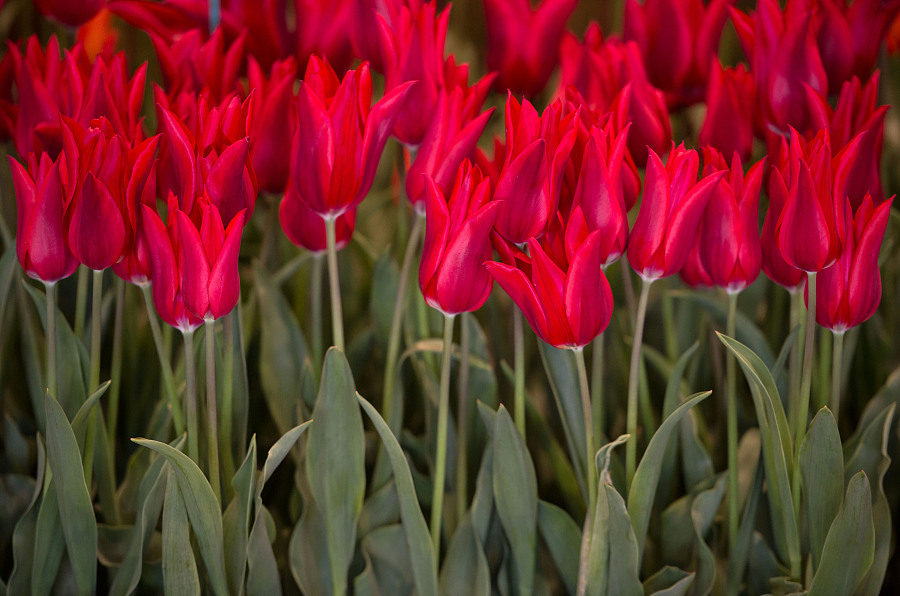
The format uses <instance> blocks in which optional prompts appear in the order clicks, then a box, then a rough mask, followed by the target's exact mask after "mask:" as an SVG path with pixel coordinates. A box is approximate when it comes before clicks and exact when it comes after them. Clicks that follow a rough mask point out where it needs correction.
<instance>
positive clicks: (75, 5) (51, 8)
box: [35, 0, 106, 27]
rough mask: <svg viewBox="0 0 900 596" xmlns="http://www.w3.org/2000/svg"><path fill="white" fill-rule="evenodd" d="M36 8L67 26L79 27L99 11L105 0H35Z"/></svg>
mask: <svg viewBox="0 0 900 596" xmlns="http://www.w3.org/2000/svg"><path fill="white" fill-rule="evenodd" d="M35 4H36V5H37V8H38V10H40V11H41V12H42V13H43V14H45V15H46V16H48V17H52V18H53V19H56V20H57V21H59V22H60V23H62V24H63V25H68V26H69V27H80V26H81V25H84V24H85V23H87V22H88V21H90V20H91V19H92V18H94V15H96V14H97V13H98V12H100V9H101V8H103V7H104V6H105V5H106V0H80V1H79V2H72V1H71V0H35Z"/></svg>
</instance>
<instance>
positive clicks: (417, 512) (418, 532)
mask: <svg viewBox="0 0 900 596" xmlns="http://www.w3.org/2000/svg"><path fill="white" fill-rule="evenodd" d="M356 398H357V400H359V404H360V405H361V406H362V408H363V410H364V411H365V412H366V415H367V416H368V417H369V419H370V420H371V421H372V424H373V425H374V426H375V430H376V431H377V432H378V435H379V436H380V437H381V442H382V443H383V444H384V447H385V450H386V451H387V454H388V457H389V458H390V461H391V467H392V468H393V470H394V483H395V484H396V485H397V496H398V497H399V499H400V518H401V520H402V522H403V530H404V532H405V535H406V544H407V547H408V548H409V556H410V562H411V564H412V571H413V577H414V578H415V586H416V593H418V594H420V595H421V596H436V595H437V593H438V587H437V586H438V582H437V569H436V568H435V563H434V547H433V546H432V544H431V535H430V534H429V532H428V525H427V524H426V523H425V518H424V517H423V515H422V510H421V509H419V502H418V498H417V496H416V490H415V488H414V487H413V481H412V475H411V474H410V471H409V464H408V463H407V461H406V458H405V457H404V455H403V451H402V450H401V449H400V444H399V443H398V442H397V439H396V437H394V435H393V434H392V433H391V430H390V428H388V425H387V423H386V422H385V421H384V419H383V418H382V417H381V415H380V414H379V413H378V411H377V410H376V409H375V408H374V407H372V404H370V403H369V402H367V401H366V400H365V399H364V398H363V397H362V396H361V395H359V394H357V395H356ZM317 424H318V422H317Z"/></svg>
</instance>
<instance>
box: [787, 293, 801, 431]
mask: <svg viewBox="0 0 900 596" xmlns="http://www.w3.org/2000/svg"><path fill="white" fill-rule="evenodd" d="M790 324H791V331H793V329H794V327H798V326H799V327H800V328H801V330H802V329H803V325H804V321H803V290H802V289H800V290H797V291H792V292H791V323H790ZM801 350H802V348H801V346H800V340H799V339H798V340H796V341H795V342H794V345H793V346H791V354H790V360H789V362H788V367H789V370H788V375H789V376H788V404H789V405H790V415H791V424H792V425H793V427H794V428H797V416H798V413H799V412H800V365H801V362H800V358H801V356H802V355H803V352H802V351H801Z"/></svg>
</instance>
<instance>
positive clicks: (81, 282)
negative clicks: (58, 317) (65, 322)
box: [75, 265, 90, 338]
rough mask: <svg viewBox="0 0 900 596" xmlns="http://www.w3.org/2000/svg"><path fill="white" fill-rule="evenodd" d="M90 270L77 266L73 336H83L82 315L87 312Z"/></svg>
mask: <svg viewBox="0 0 900 596" xmlns="http://www.w3.org/2000/svg"><path fill="white" fill-rule="evenodd" d="M89 280H90V272H89V270H88V268H87V267H85V266H84V265H82V266H81V267H79V268H78V289H77V290H76V294H75V337H78V338H82V337H84V317H85V313H86V312H87V293H88V281H89Z"/></svg>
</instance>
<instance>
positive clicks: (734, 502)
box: [725, 291, 739, 552]
mask: <svg viewBox="0 0 900 596" xmlns="http://www.w3.org/2000/svg"><path fill="white" fill-rule="evenodd" d="M738 293H739V292H730V291H729V292H728V318H727V319H726V323H725V333H726V335H728V337H732V338H733V337H734V335H735V322H736V319H737V301H738ZM725 358H726V360H725V378H726V384H727V387H728V394H727V396H726V407H727V411H728V545H729V547H730V549H731V551H732V552H733V551H734V547H735V543H736V542H737V535H738V516H739V510H738V416H737V370H736V368H735V366H736V364H737V363H736V362H735V360H734V354H732V353H731V352H729V353H728V354H726V356H725Z"/></svg>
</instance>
